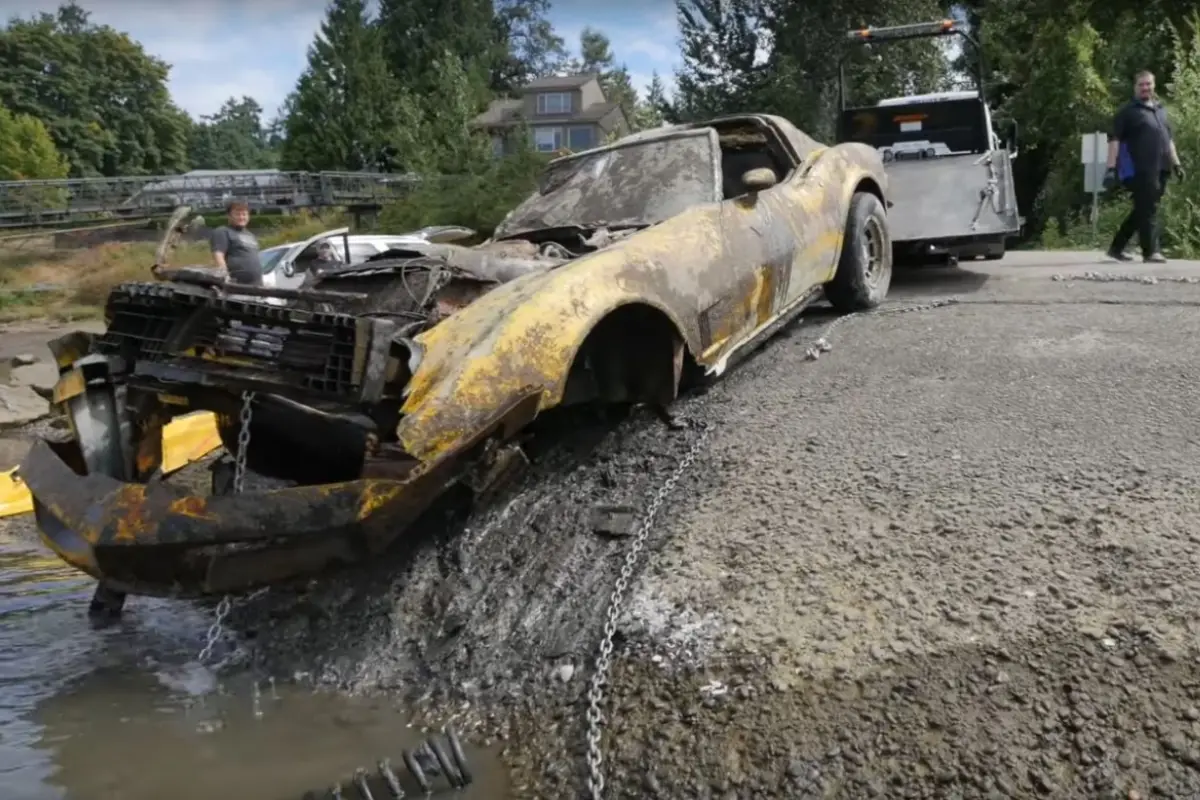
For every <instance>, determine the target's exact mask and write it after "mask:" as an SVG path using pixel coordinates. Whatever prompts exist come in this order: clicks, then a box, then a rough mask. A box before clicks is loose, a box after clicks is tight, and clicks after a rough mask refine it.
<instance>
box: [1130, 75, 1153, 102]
mask: <svg viewBox="0 0 1200 800" xmlns="http://www.w3.org/2000/svg"><path fill="white" fill-rule="evenodd" d="M1133 96H1134V97H1136V98H1137V99H1138V100H1142V101H1143V102H1145V101H1149V100H1153V99H1154V73H1153V72H1150V71H1149V70H1145V69H1144V70H1142V71H1141V72H1139V73H1138V74H1137V75H1134V76H1133Z"/></svg>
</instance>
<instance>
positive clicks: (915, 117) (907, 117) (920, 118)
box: [892, 114, 929, 122]
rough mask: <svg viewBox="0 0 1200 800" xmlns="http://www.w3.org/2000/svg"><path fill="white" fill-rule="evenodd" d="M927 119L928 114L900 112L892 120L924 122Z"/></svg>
mask: <svg viewBox="0 0 1200 800" xmlns="http://www.w3.org/2000/svg"><path fill="white" fill-rule="evenodd" d="M927 119H929V115H928V114H898V115H896V116H894V117H892V122H924V121H925V120H927Z"/></svg>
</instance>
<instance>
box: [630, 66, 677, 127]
mask: <svg viewBox="0 0 1200 800" xmlns="http://www.w3.org/2000/svg"><path fill="white" fill-rule="evenodd" d="M668 109H669V105H668V103H667V90H666V87H665V86H663V80H662V78H661V77H659V75H658V72H657V71H655V72H654V73H652V74H651V76H650V85H649V86H647V87H646V97H645V99H644V100H642V101H641V102H640V103H638V107H637V111H636V112H635V114H634V117H635V120H634V124H633V127H634V129H635V130H639V131H644V130H648V129H650V128H657V127H659V126H660V125H662V124H663V120H664V114H665V113H666V111H667V110H668Z"/></svg>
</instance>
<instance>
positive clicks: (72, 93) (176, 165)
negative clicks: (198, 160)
mask: <svg viewBox="0 0 1200 800" xmlns="http://www.w3.org/2000/svg"><path fill="white" fill-rule="evenodd" d="M169 70H170V68H169V67H168V65H167V64H165V63H164V62H162V61H160V60H159V59H156V58H153V57H152V56H149V55H147V54H146V52H145V50H143V49H142V46H141V45H140V44H138V43H137V42H134V41H133V40H132V39H130V38H129V37H128V36H127V35H125V34H123V33H119V32H118V31H115V30H113V29H112V28H110V27H108V26H97V25H94V24H92V23H91V22H90V18H89V16H88V14H87V12H86V11H84V10H83V9H82V8H81V7H80V6H78V5H77V4H75V3H74V2H70V3H67V4H65V5H63V6H61V7H60V8H59V9H58V11H57V12H55V13H54V14H49V13H43V14H41V15H39V16H37V17H33V18H30V19H14V20H12V21H10V22H9V23H8V25H7V27H5V28H4V29H2V30H0V103H3V104H4V105H5V106H7V107H8V108H9V109H11V110H12V111H13V112H16V113H19V114H28V115H30V116H33V117H36V118H38V119H40V120H41V121H42V122H43V123H44V124H45V126H46V128H47V130H48V131H49V133H50V136H51V137H52V138H53V140H54V143H55V145H56V146H57V148H58V150H59V151H60V152H61V153H62V154H63V155H64V156H65V157H66V158H67V161H68V163H69V164H70V171H71V174H73V175H78V176H88V175H138V174H155V173H158V174H162V173H173V172H179V171H182V169H183V168H184V167H185V165H186V163H187V134H188V127H189V125H190V120H189V119H188V117H187V115H186V114H185V113H184V112H183V111H182V110H180V109H179V108H178V107H176V106H175V104H174V103H172V101H171V97H170V94H169V93H168V91H167V76H168V73H169Z"/></svg>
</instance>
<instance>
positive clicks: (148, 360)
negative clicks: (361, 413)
mask: <svg viewBox="0 0 1200 800" xmlns="http://www.w3.org/2000/svg"><path fill="white" fill-rule="evenodd" d="M107 310H108V319H109V322H108V328H107V330H106V331H105V332H104V334H102V335H101V336H100V337H99V338H98V341H97V344H96V350H97V352H99V353H102V354H104V355H108V356H117V357H121V358H123V359H125V360H126V362H127V364H129V365H130V367H129V368H130V369H131V370H132V372H133V374H135V375H138V374H143V375H158V376H163V375H164V374H165V373H164V372H163V370H162V369H155V368H153V367H154V366H155V365H157V366H160V367H162V366H166V367H173V368H176V369H177V370H178V371H179V373H178V375H177V377H175V378H174V380H182V381H185V382H186V381H187V380H188V378H187V377H186V375H187V374H188V373H189V371H190V372H195V373H197V375H200V374H204V375H208V376H210V377H211V376H214V375H222V376H225V377H227V378H229V379H232V380H233V381H234V382H238V381H239V380H242V381H252V382H254V383H256V384H258V385H260V388H263V389H268V390H270V389H272V388H275V389H278V390H281V391H286V390H287V389H291V390H293V391H295V392H297V393H301V394H316V395H323V396H329V395H333V396H338V397H342V398H345V399H354V398H355V397H356V396H357V393H358V386H359V383H360V381H359V379H358V376H357V375H356V374H355V365H354V354H355V342H356V337H355V331H356V321H355V318H354V317H352V316H349V315H345V314H335V313H325V312H316V311H309V310H306V309H294V308H288V307H286V306H275V305H268V304H266V303H261V302H255V301H254V300H239V299H237V298H234V297H214V296H213V295H212V294H211V293H208V292H204V291H202V290H200V291H197V290H195V289H193V287H186V286H184V287H181V286H178V285H176V284H163V283H159V284H123V285H121V286H118V287H116V288H115V289H113V292H112V294H111V295H110V296H109V301H108V309H107ZM204 382H206V383H212V381H204Z"/></svg>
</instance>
